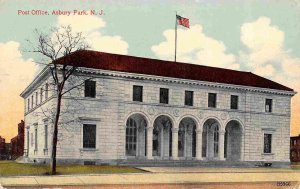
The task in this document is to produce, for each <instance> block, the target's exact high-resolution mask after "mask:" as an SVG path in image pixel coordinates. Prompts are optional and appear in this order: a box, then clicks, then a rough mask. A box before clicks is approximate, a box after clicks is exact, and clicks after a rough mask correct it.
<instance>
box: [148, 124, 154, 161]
mask: <svg viewBox="0 0 300 189" xmlns="http://www.w3.org/2000/svg"><path fill="white" fill-rule="evenodd" d="M152 138H153V127H147V159H153V156H152V143H153V142H152Z"/></svg>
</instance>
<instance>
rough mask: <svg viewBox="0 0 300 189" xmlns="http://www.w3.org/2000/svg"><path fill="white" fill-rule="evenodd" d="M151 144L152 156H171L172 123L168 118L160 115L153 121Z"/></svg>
mask: <svg viewBox="0 0 300 189" xmlns="http://www.w3.org/2000/svg"><path fill="white" fill-rule="evenodd" d="M152 142H153V143H152V155H153V156H159V157H161V158H169V157H171V156H172V121H171V119H170V118H169V117H168V116H165V115H162V116H159V117H157V118H156V119H155V121H154V126H153V140H152Z"/></svg>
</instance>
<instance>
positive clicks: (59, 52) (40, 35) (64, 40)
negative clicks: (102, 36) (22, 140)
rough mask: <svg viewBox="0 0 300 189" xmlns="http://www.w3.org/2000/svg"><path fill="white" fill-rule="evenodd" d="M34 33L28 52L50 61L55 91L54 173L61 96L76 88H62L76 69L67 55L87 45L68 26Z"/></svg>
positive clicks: (80, 36)
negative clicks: (33, 39)
mask: <svg viewBox="0 0 300 189" xmlns="http://www.w3.org/2000/svg"><path fill="white" fill-rule="evenodd" d="M35 34H36V37H37V44H33V43H31V41H29V40H28V42H29V43H30V44H32V50H30V52H34V53H38V54H40V55H42V57H43V59H44V58H46V60H45V59H44V60H43V61H47V62H49V61H50V63H48V64H47V65H46V66H49V68H50V70H51V75H52V79H53V81H54V83H53V85H54V89H55V93H56V94H55V95H56V107H55V113H54V114H55V115H54V119H53V120H54V123H53V127H54V128H53V135H52V150H51V158H50V167H51V174H52V175H54V174H56V151H57V140H58V125H59V119H60V115H61V104H62V97H63V95H64V94H66V93H67V92H69V91H70V90H72V89H73V88H76V86H74V87H71V88H69V89H67V90H64V87H65V84H66V81H67V80H68V79H69V78H70V76H71V75H72V74H73V73H74V72H75V71H76V69H77V67H76V66H75V65H72V61H73V60H72V56H69V55H70V54H72V53H73V52H75V51H78V50H84V49H87V48H89V46H88V44H87V43H86V42H85V38H84V36H83V35H82V33H81V32H76V33H75V32H72V28H71V27H70V26H60V27H53V28H51V29H50V32H49V33H44V32H41V31H39V30H37V29H36V30H35ZM77 58H78V57H77ZM77 61H78V60H77ZM57 62H59V63H57ZM42 64H45V63H42Z"/></svg>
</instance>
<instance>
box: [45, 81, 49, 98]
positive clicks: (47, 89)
mask: <svg viewBox="0 0 300 189" xmlns="http://www.w3.org/2000/svg"><path fill="white" fill-rule="evenodd" d="M48 93H49V86H48V83H46V86H45V99H48Z"/></svg>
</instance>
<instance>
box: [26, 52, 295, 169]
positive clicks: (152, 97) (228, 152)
mask: <svg viewBox="0 0 300 189" xmlns="http://www.w3.org/2000/svg"><path fill="white" fill-rule="evenodd" d="M60 60H61V59H59V60H57V61H56V62H55V64H56V65H57V66H58V67H61V66H62V65H61V64H63V63H64V65H65V66H68V65H69V66H76V67H77V70H76V72H74V74H73V75H72V76H71V77H70V78H69V81H68V82H67V83H66V88H65V89H66V91H65V92H66V94H65V95H64V96H63V100H62V106H61V107H62V110H61V111H62V112H61V118H60V122H59V128H58V133H59V134H58V145H57V161H58V162H59V163H84V162H94V163H120V162H126V161H138V160H141V159H142V160H144V161H148V162H151V161H156V162H157V161H164V160H170V161H195V162H197V163H199V164H201V163H207V162H212V163H214V162H227V163H228V164H230V163H232V164H233V163H234V162H245V163H249V164H253V165H254V164H257V163H261V162H272V163H273V165H275V164H278V165H289V164H290V116H291V106H290V103H291V98H292V96H294V94H295V92H294V90H293V89H291V88H288V87H286V86H283V85H281V84H279V83H276V82H274V81H271V80H269V79H266V78H263V77H260V76H258V75H255V74H253V73H250V72H243V71H235V70H229V69H222V68H216V67H209V66H200V65H194V64H187V63H179V62H172V61H163V60H156V59H149V58H140V57H133V56H126V55H117V54H110V53H103V52H96V51H88V50H82V51H76V52H74V53H72V54H71V55H69V56H68V57H65V60H72V61H68V62H67V63H66V62H62V61H61V62H60ZM51 83H53V81H52V76H51V69H50V67H49V66H47V67H46V68H45V69H44V70H42V71H41V72H40V73H39V74H38V75H37V76H36V78H35V79H34V81H33V82H32V83H31V84H30V85H29V86H28V87H27V88H26V89H25V90H24V91H23V92H22V94H21V96H22V97H23V98H24V100H25V102H26V103H25V145H24V148H25V150H26V152H27V153H26V157H25V158H24V159H26V160H27V161H31V162H49V159H50V154H51V138H52V132H53V120H54V119H53V117H54V112H55V106H56V105H55V104H56V96H55V95H56V93H55V92H54V91H55V90H54V86H53V85H51ZM79 86H80V87H79ZM69 89H72V90H69Z"/></svg>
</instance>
